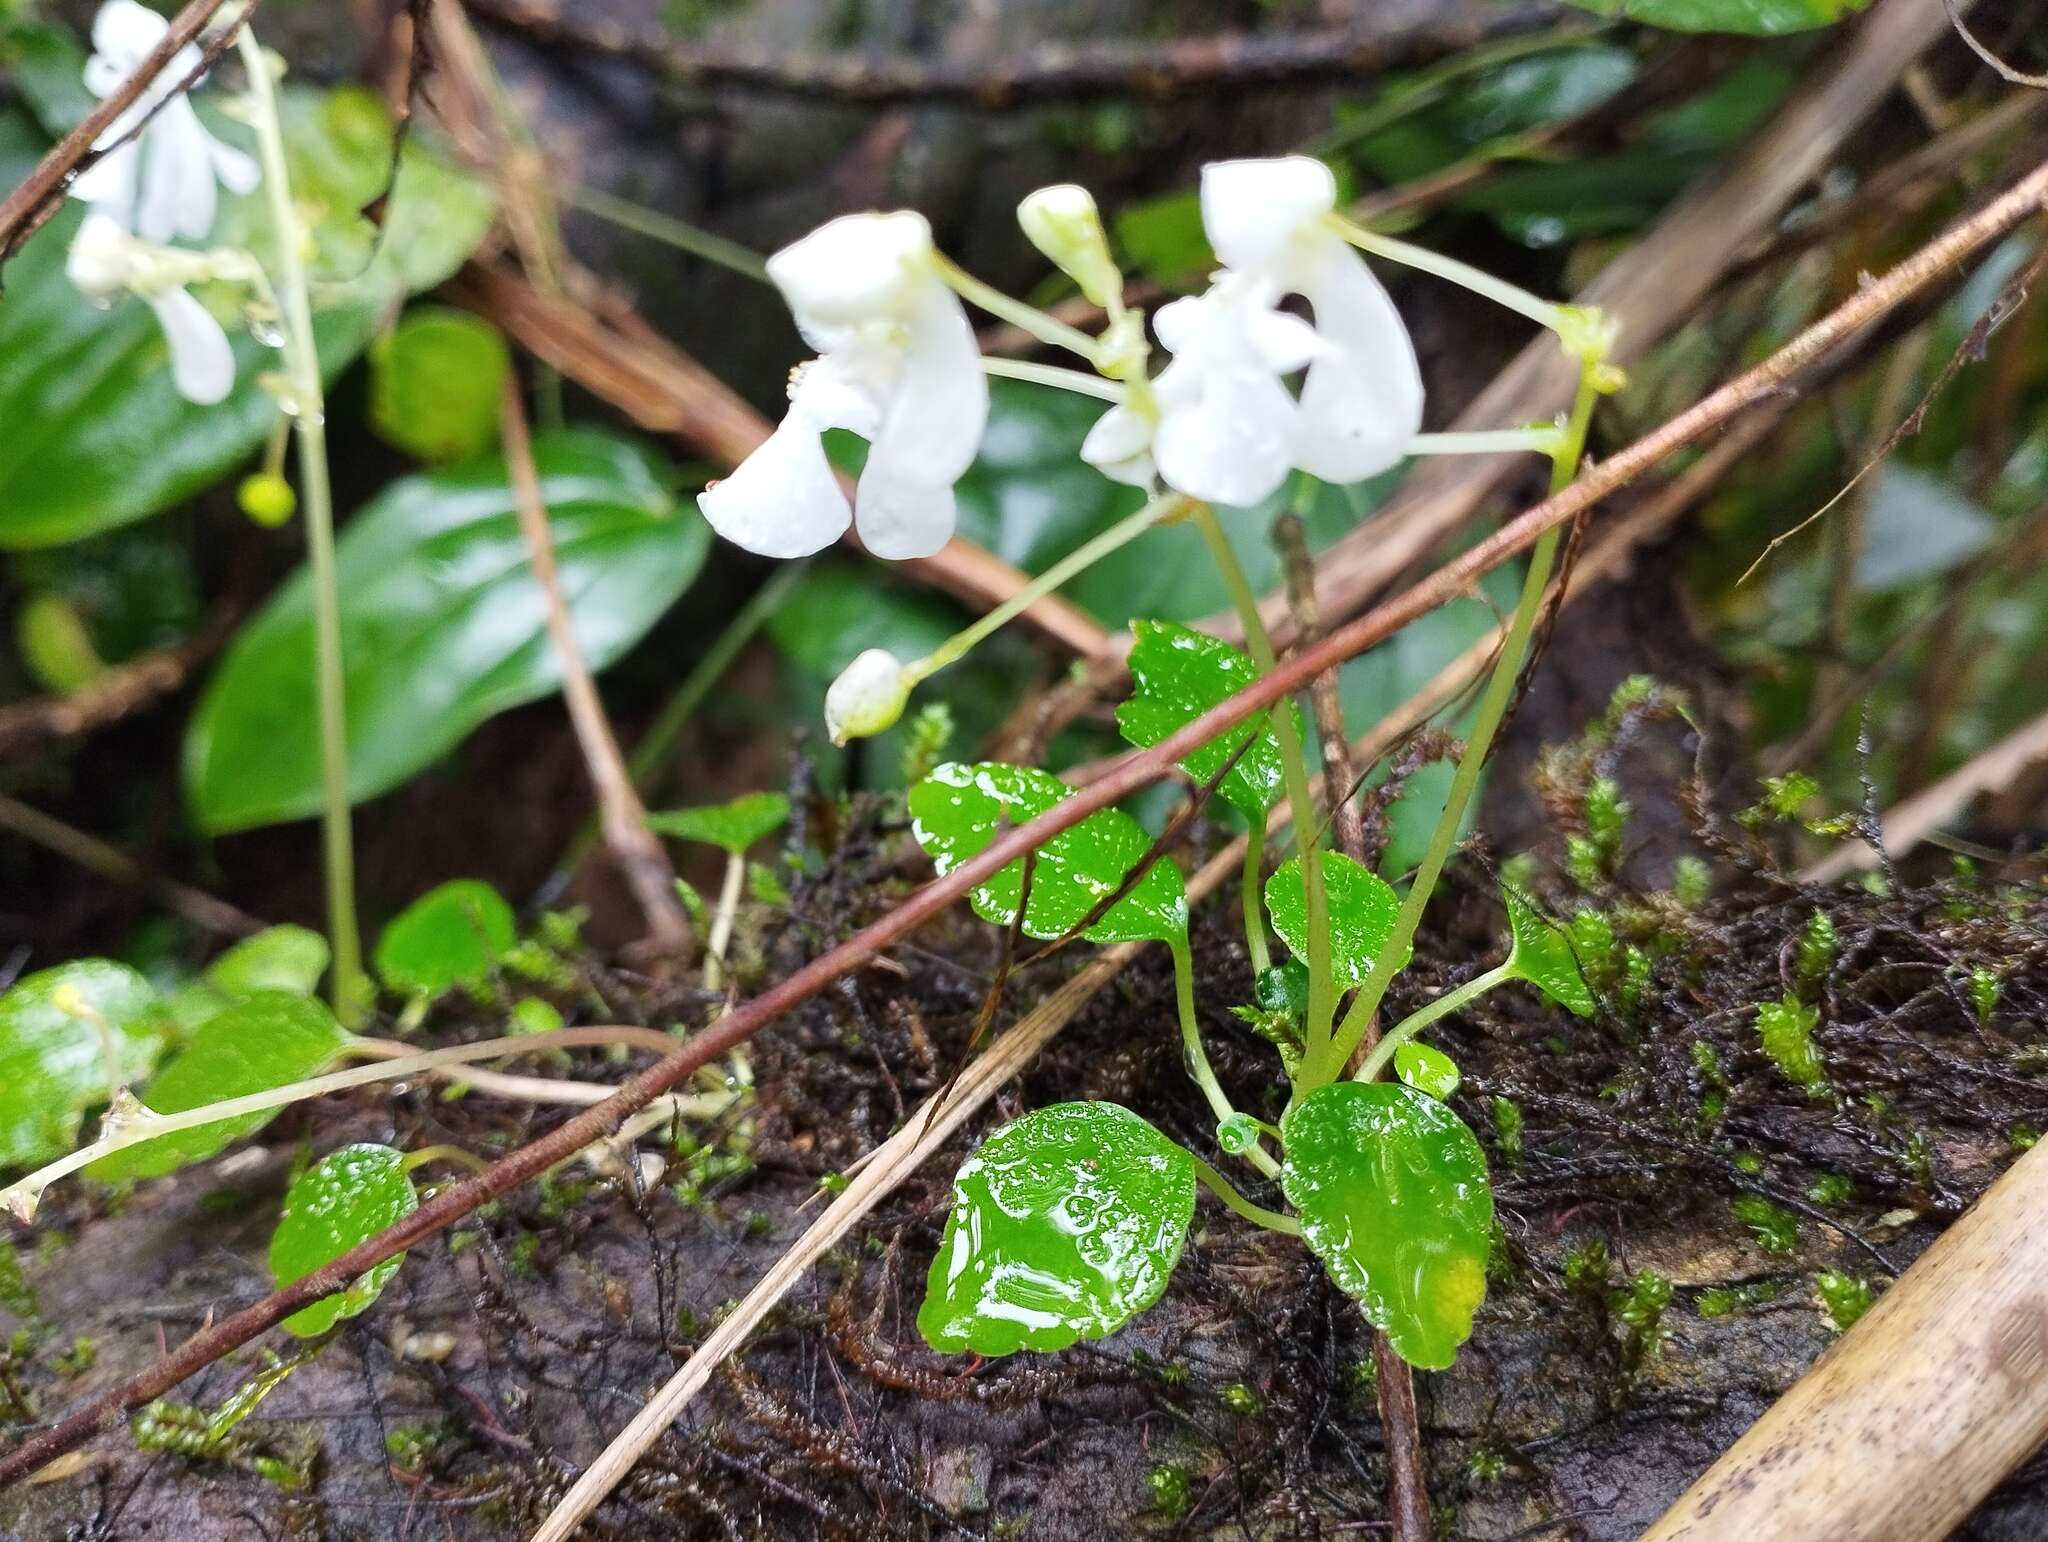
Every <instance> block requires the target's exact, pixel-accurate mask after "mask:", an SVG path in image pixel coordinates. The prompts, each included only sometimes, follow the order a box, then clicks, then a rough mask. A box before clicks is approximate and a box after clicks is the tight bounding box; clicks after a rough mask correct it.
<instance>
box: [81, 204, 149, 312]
mask: <svg viewBox="0 0 2048 1542" xmlns="http://www.w3.org/2000/svg"><path fill="white" fill-rule="evenodd" d="M135 259H136V251H135V238H134V237H133V236H131V235H129V234H128V232H127V231H126V230H124V229H123V228H122V227H121V224H120V222H119V221H118V220H116V219H115V218H114V217H113V216H112V215H108V214H99V213H93V214H88V215H87V216H86V217H85V220H84V222H83V223H82V224H81V225H80V226H79V227H78V233H77V234H76V235H74V236H73V237H72V238H71V249H70V251H69V252H68V253H67V254H66V257H65V261H64V273H65V276H66V277H67V278H69V279H70V280H71V282H72V283H73V284H74V285H75V286H76V287H77V288H78V291H79V292H80V293H81V294H83V295H84V296H85V297H86V298H87V299H88V300H91V301H92V302H93V303H94V304H96V305H110V304H112V303H113V302H114V301H115V300H117V299H119V298H120V296H121V294H122V292H123V291H124V290H126V289H127V288H128V286H129V285H130V284H131V283H133V282H134V280H135Z"/></svg>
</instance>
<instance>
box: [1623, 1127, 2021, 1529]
mask: <svg viewBox="0 0 2048 1542" xmlns="http://www.w3.org/2000/svg"><path fill="white" fill-rule="evenodd" d="M2044 1262H2048V1146H2036V1147H2035V1148H2034V1149H2033V1150H2032V1151H2029V1152H2028V1153H2027V1154H2026V1155H2025V1156H2023V1157H2021V1158H2020V1159H2019V1161H2018V1162H2016V1163H2014V1164H2013V1166H2012V1169H2011V1171H2009V1172H2008V1173H2006V1175H2005V1176H2004V1177H2003V1178H2001V1179H1999V1180H1998V1182H1997V1183H1995V1184H1993V1185H1992V1186H1991V1188H1990V1189H1989V1190H1988V1191H1987V1192H1986V1193H1985V1195H1984V1197H1983V1198H1982V1199H1980V1200H1978V1201H1977V1203H1976V1205H1975V1206H1974V1207H1973V1208H1972V1209H1971V1210H1970V1212H1969V1213H1968V1214H1967V1215H1965V1216H1964V1217H1963V1218H1962V1219H1961V1220H1960V1221H1958V1222H1956V1224H1955V1225H1954V1226H1952V1227H1950V1228H1949V1229H1948V1231H1947V1232H1945V1233H1944V1234H1943V1235H1942V1236H1941V1238H1940V1239H1939V1240H1938V1241H1937V1242H1936V1243H1935V1244H1934V1246H1933V1247H1931V1248H1929V1249H1928V1250H1927V1251H1926V1253H1924V1254H1923V1255H1921V1257H1920V1259H1919V1261H1918V1262H1916V1263H1915V1264H1914V1265H1913V1266H1912V1267H1911V1268H1910V1269H1908V1270H1907V1271H1906V1272H1905V1273H1904V1274H1903V1275H1901V1276H1900V1277H1899V1279H1898V1280H1897V1282H1896V1283H1894V1284H1893V1285H1892V1287H1891V1288H1890V1289H1889V1290H1887V1291H1886V1292H1885V1294H1884V1296H1883V1298H1882V1299H1880V1300H1879V1301H1878V1303H1877V1305H1876V1306H1874V1307H1872V1308H1871V1310H1870V1312H1869V1313H1868V1314H1867V1315H1866V1316H1865V1317H1864V1318H1863V1320H1862V1321H1861V1322H1859V1323H1857V1324H1856V1326H1855V1327H1853V1328H1851V1329H1850V1330H1849V1332H1848V1333H1847V1334H1846V1335H1844V1336H1843V1338H1842V1341H1841V1342H1840V1343H1839V1344H1836V1345H1835V1346H1834V1347H1833V1348H1832V1349H1830V1350H1829V1351H1828V1352H1827V1353H1826V1354H1825V1355H1823V1356H1822V1357H1821V1359H1820V1361H1819V1363H1817V1364H1816V1365H1815V1366H1814V1367H1813V1368H1812V1369H1811V1370H1809V1371H1808V1372H1807V1373H1806V1374H1805V1375H1804V1376H1803V1377H1801V1378H1800V1379H1799V1381H1798V1382H1796V1383H1795V1384H1794V1385H1793V1387H1792V1390H1791V1391H1789V1392H1787V1393H1786V1394H1785V1395H1784V1396H1783V1397H1781V1398H1779V1399H1778V1401H1777V1402H1776V1403H1775V1404H1773V1405H1772V1406H1771V1408H1770V1410H1769V1411H1768V1412H1767V1413H1766V1414H1765V1415H1764V1416H1763V1417H1762V1418H1761V1419H1759V1420H1758V1421H1757V1422H1756V1423H1755V1424H1754V1425H1752V1426H1751V1427H1750V1429H1749V1433H1747V1434H1746V1435H1744V1436H1743V1437H1742V1439H1740V1440H1738V1441H1737V1442H1736V1443H1735V1444H1734V1445H1733V1446H1732V1447H1730V1448H1729V1450H1728V1451H1727V1453H1726V1454H1724V1455H1723V1456H1722V1458H1721V1459H1720V1460H1719V1461H1718V1462H1716V1463H1714V1465H1713V1466H1712V1467H1710V1468H1708V1469H1707V1472H1706V1475H1705V1476H1704V1477H1702V1478H1701V1479H1700V1480H1699V1481H1698V1482H1697V1483H1695V1484H1694V1485H1693V1486H1692V1487H1691V1488H1689V1489H1687V1490H1686V1492H1685V1494H1684V1495H1683V1496H1682V1497H1681V1498H1680V1499H1679V1501H1678V1503H1677V1504H1675V1505H1673V1506H1672V1507H1671V1509H1670V1510H1668V1511H1667V1512H1665V1514H1664V1516H1663V1518H1662V1519H1661V1520H1659V1521H1658V1522H1657V1523H1656V1524H1655V1525H1654V1526H1652V1527H1651V1528H1650V1529H1649V1530H1648V1531H1646V1532H1644V1533H1643V1538H1642V1542H1723V1539H1726V1542H1759V1539H1763V1538H1768V1539H1770V1542H1936V1539H1937V1538H1941V1537H1946V1536H1948V1535H1949V1533H1950V1532H1951V1531H1953V1530H1954V1529H1955V1527H1956V1526H1957V1524H1958V1523H1960V1522H1961V1521H1962V1519H1963V1517H1965V1516H1966V1515H1968V1514H1969V1513H1970V1511H1972V1510H1973V1509H1975V1508H1976V1506H1977V1504H1978V1503H1979V1502H1980V1501H1981V1500H1982V1499H1983V1498H1984V1496H1985V1495H1986V1494H1988V1493H1990V1492H1991V1490H1992V1489H1993V1488H1995V1487H1997V1485H1998V1482H1999V1480H2000V1479H2001V1478H2003V1477H2004V1476H2005V1475H2006V1474H2007V1473H2008V1472H2010V1471H2012V1470H2013V1468H2015V1467H2017V1466H2018V1465H2019V1464H2020V1463H2021V1462H2022V1461H2024V1460H2025V1459H2026V1457H2027V1455H2028V1453H2029V1452H2031V1451H2033V1450H2034V1449H2035V1448H2036V1447H2037V1446H2038V1445H2040V1443H2041V1441H2042V1439H2043V1437H2044V1436H2048V1270H2044V1269H2043V1267H2042V1265H2043V1263H2044Z"/></svg>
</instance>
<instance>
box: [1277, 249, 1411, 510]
mask: <svg viewBox="0 0 2048 1542" xmlns="http://www.w3.org/2000/svg"><path fill="white" fill-rule="evenodd" d="M1300 280H1301V291H1302V293H1303V294H1304V295H1305V296H1307V298H1308V302H1309V304H1310V305H1311V306H1312V307H1313V308H1314V310H1315V317H1316V331H1317V332H1318V334H1320V335H1321V337H1322V338H1323V340H1324V341H1325V342H1326V343H1328V344H1330V345H1331V346H1330V348H1329V349H1328V350H1327V351H1326V352H1325V353H1324V354H1322V355H1321V356H1319V357H1317V358H1316V359H1315V360H1314V361H1313V362H1312V363H1310V365H1309V370H1308V378H1307V379H1306V380H1304V381H1303V382H1302V387H1301V411H1300V417H1299V435H1300V438H1299V441H1298V444H1297V446H1296V450H1295V464H1296V465H1298V466H1299V467H1300V468H1301V469H1302V470H1303V471H1306V472H1308V473H1309V474H1310V475H1311V476H1316V477H1320V478H1322V479H1323V480H1324V481H1326V482H1340V483H1341V482H1356V481H1359V480H1361V479H1363V478H1365V477H1369V476H1374V475H1377V474H1378V473H1379V472H1382V471H1384V470H1386V469H1387V468H1388V467H1389V466H1392V465H1394V464H1395V463H1396V462H1398V461H1399V460H1400V459H1401V458H1402V456H1403V455H1404V454H1406V453H1407V449H1406V447H1407V444H1408V441H1409V440H1410V439H1411V438H1413V437H1414V436H1415V434H1416V432H1417V431H1418V430H1420V428H1421V427H1422V372H1421V370H1420V369H1419V368H1418V367H1417V365H1416V362H1415V346H1414V344H1413V343H1412V342H1410V341H1409V337H1408V328H1407V327H1406V326H1405V325H1403V324H1402V321H1401V314H1400V312H1399V311H1397V310H1395V309H1394V302H1393V300H1392V299H1390V298H1389V297H1388V295H1387V292H1386V290H1385V289H1383V288H1382V287H1381V286H1380V281H1379V280H1378V279H1377V278H1375V277H1373V275H1372V272H1371V270H1370V269H1369V268H1367V267H1366V265H1365V262H1364V259H1362V258H1361V257H1360V256H1359V255H1358V254H1357V253H1356V252H1354V251H1353V250H1352V249H1351V248H1350V247H1349V246H1347V245H1345V244H1344V242H1343V241H1342V240H1340V239H1339V238H1338V237H1336V236H1334V235H1332V236H1329V237H1328V238H1327V240H1326V241H1317V242H1316V243H1314V245H1313V247H1312V248H1311V255H1310V256H1308V257H1307V258H1305V259H1304V262H1303V264H1302V270H1301V273H1300Z"/></svg>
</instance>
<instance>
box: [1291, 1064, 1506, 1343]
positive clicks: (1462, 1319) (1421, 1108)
mask: <svg viewBox="0 0 2048 1542" xmlns="http://www.w3.org/2000/svg"><path fill="white" fill-rule="evenodd" d="M1286 1137H1287V1164H1286V1166H1285V1167H1283V1168H1282V1169H1281V1173H1280V1184H1281V1187H1282V1188H1283V1189H1284V1190H1285V1191H1286V1194H1287V1201H1288V1203H1289V1204H1290V1205H1292V1206H1293V1207H1294V1210H1295V1212H1296V1213H1297V1214H1298V1215H1299V1216H1300V1217H1301V1226H1302V1235H1303V1237H1304V1238H1305V1240H1306V1241H1307V1242H1308V1245H1309V1247H1310V1248H1312V1249H1313V1250H1314V1251H1315V1254H1316V1256H1317V1257H1318V1258H1320V1259H1322V1261H1323V1263H1324V1264H1325V1265H1327V1266H1328V1268H1329V1271H1330V1277H1331V1278H1332V1279H1334V1280H1335V1281H1336V1282H1337V1284H1338V1285H1339V1286H1340V1287H1341V1288H1342V1289H1343V1290H1344V1291H1346V1292H1347V1293H1348V1294H1350V1295H1353V1296H1356V1297H1357V1298H1358V1300H1359V1302H1360V1303H1361V1304H1362V1306H1363V1308H1364V1310H1365V1315H1366V1317H1367V1318H1368V1319H1369V1320H1370V1321H1371V1322H1372V1324H1373V1325H1374V1326H1375V1327H1377V1328H1379V1329H1380V1330H1382V1331H1383V1332H1384V1333H1385V1334H1386V1335H1387V1337H1388V1338H1389V1339H1391V1340H1392V1341H1393V1345H1394V1348H1395V1349H1396V1350H1398V1351H1399V1352H1400V1354H1401V1358H1402V1359H1404V1360H1406V1361H1408V1362H1409V1363H1410V1364H1411V1365H1418V1366H1421V1367H1423V1368H1424V1369H1426V1370H1442V1369H1444V1368H1445V1367H1446V1366H1448V1365H1449V1364H1450V1363H1451V1362H1452V1360H1454V1359H1455V1358H1456V1357H1457V1352H1458V1346H1459V1345H1460V1344H1462V1343H1464V1342H1465V1340H1466V1338H1467V1337H1468V1336H1469V1335H1470V1334H1471V1332H1472V1314H1473V1313H1474V1312H1476V1311H1477V1310H1478V1309H1479V1303H1480V1302H1481V1300H1483V1299H1484V1298H1485V1295H1486V1254H1487V1248H1488V1246H1489V1244H1490V1239H1491V1236H1492V1231H1493V1190H1492V1188H1491V1187H1490V1186H1489V1184H1488V1182H1487V1177H1486V1157H1485V1154H1484V1153H1483V1152H1482V1151H1481V1150H1480V1149H1479V1142H1478V1141H1477V1140H1475V1139H1474V1138H1473V1135H1472V1132H1471V1131H1470V1130H1468V1129H1467V1128H1466V1127H1465V1125H1464V1123H1463V1121H1461V1120H1460V1119H1459V1118H1458V1116H1457V1115H1456V1114H1454V1113H1452V1112H1451V1111H1450V1109H1449V1108H1447V1107H1445V1106H1444V1105H1443V1104H1442V1103H1439V1102H1438V1101H1437V1100H1436V1099H1435V1098H1432V1097H1429V1096H1427V1095H1426V1094H1424V1093H1420V1092H1417V1091H1416V1090H1415V1089H1414V1088H1412V1087H1403V1086H1400V1085H1398V1084H1396V1083H1392V1082H1335V1083H1333V1084H1331V1085H1330V1086H1327V1087H1323V1088H1320V1089H1318V1090H1317V1091H1315V1092H1313V1093H1311V1094H1309V1096H1308V1097H1307V1098H1305V1099H1303V1100H1302V1102H1301V1104H1300V1105H1299V1106H1298V1107H1296V1109H1295V1110H1294V1112H1293V1113H1292V1114H1290V1115H1289V1116H1288V1119H1287V1124H1286Z"/></svg>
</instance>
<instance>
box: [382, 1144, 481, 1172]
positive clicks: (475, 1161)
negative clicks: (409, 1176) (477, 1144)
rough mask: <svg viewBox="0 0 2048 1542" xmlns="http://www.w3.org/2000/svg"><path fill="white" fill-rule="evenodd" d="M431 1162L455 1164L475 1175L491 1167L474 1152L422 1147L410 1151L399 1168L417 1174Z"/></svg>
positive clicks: (446, 1147)
mask: <svg viewBox="0 0 2048 1542" xmlns="http://www.w3.org/2000/svg"><path fill="white" fill-rule="evenodd" d="M429 1162H453V1163H454V1164H455V1165H456V1166H457V1167H466V1168H468V1169H469V1170H470V1171H471V1172H473V1173H480V1172H482V1171H483V1170H484V1169H485V1168H487V1167H489V1166H490V1165H491V1164H490V1163H489V1162H486V1161H485V1160H484V1159H483V1158H482V1157H480V1156H478V1155H477V1154H476V1153H475V1152H474V1151H464V1150H463V1149H462V1148H461V1147H460V1146H422V1147H420V1148H419V1150H417V1151H408V1152H407V1153H406V1154H405V1156H404V1158H403V1159H402V1160H401V1161H400V1162H399V1164H398V1166H399V1168H400V1170H401V1171H403V1172H406V1173H416V1172H418V1171H419V1170H420V1169H421V1168H422V1167H425V1166H426V1165H427V1164H428V1163H429Z"/></svg>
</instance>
